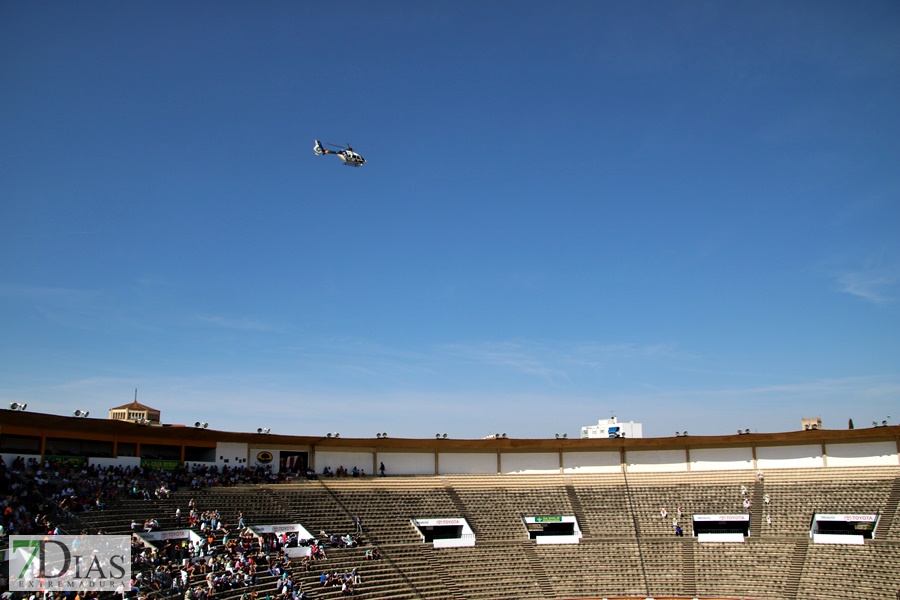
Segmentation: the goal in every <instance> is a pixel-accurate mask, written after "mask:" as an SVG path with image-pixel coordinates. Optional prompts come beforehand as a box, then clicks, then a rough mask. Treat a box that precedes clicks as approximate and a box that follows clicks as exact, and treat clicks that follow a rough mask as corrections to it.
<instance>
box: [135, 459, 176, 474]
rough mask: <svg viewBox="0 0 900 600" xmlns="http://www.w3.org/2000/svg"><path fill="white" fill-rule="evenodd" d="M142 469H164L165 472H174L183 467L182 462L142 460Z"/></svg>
mask: <svg viewBox="0 0 900 600" xmlns="http://www.w3.org/2000/svg"><path fill="white" fill-rule="evenodd" d="M141 466H142V467H150V468H151V469H162V470H163V471H174V470H175V469H177V468H178V467H180V466H181V461H180V460H166V459H162V458H142V459H141Z"/></svg>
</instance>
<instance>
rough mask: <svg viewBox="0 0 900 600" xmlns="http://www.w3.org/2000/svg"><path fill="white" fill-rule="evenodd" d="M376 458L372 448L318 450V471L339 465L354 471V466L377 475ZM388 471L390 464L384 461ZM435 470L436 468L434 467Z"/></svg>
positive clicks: (335, 470) (332, 468)
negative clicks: (374, 466) (360, 449)
mask: <svg viewBox="0 0 900 600" xmlns="http://www.w3.org/2000/svg"><path fill="white" fill-rule="evenodd" d="M374 460H375V453H374V452H372V451H371V450H362V451H359V450H353V451H345V452H341V451H340V450H316V467H315V468H316V473H319V474H321V473H322V469H324V468H325V467H331V470H332V471H334V472H337V470H338V467H344V468H345V469H347V471H353V467H356V468H357V469H363V470H364V471H365V472H366V475H377V473H376V472H375V469H374V468H373V463H372V461H374ZM384 468H385V470H386V471H387V468H388V465H387V463H384ZM432 472H434V468H432Z"/></svg>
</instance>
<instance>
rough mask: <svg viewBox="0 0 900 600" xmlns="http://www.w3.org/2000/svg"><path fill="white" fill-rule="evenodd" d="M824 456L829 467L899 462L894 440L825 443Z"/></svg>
mask: <svg viewBox="0 0 900 600" xmlns="http://www.w3.org/2000/svg"><path fill="white" fill-rule="evenodd" d="M825 456H827V457H828V466H829V467H881V466H897V465H898V464H900V460H898V457H897V444H896V442H869V443H865V444H826V445H825Z"/></svg>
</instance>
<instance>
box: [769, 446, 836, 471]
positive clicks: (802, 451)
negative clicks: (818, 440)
mask: <svg viewBox="0 0 900 600" xmlns="http://www.w3.org/2000/svg"><path fill="white" fill-rule="evenodd" d="M756 465H757V467H758V468H760V469H762V470H765V469H799V468H803V469H808V468H814V467H824V466H825V461H823V460H822V446H820V445H818V444H815V445H810V446H761V447H759V448H757V449H756Z"/></svg>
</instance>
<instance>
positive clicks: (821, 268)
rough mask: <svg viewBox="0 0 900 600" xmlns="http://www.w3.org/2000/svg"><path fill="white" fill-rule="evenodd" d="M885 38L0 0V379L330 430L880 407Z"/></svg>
mask: <svg viewBox="0 0 900 600" xmlns="http://www.w3.org/2000/svg"><path fill="white" fill-rule="evenodd" d="M898 40H900V5H898V4H897V3H896V2H893V1H871V2H865V3H847V2H827V1H825V2H823V1H815V2H791V3H784V2H774V1H764V2H754V3H728V2H699V1H689V2H677V3H676V2H663V1H638V2H568V3H552V2H529V1H525V2H523V1H517V2H506V1H499V2H468V1H463V2H454V3H449V4H448V3H441V4H438V3H428V2H413V1H409V2H350V3H346V2H343V3H334V2H330V3H319V2H267V3H250V2H177V3H176V2H143V1H138V2H127V3H122V2H90V3H71V2H40V3H38V2H9V1H7V2H0V90H2V93H0V165H2V167H0V331H2V335H0V399H2V400H3V402H4V403H6V402H23V403H28V405H29V410H35V411H40V412H50V413H57V414H68V413H69V412H71V411H72V410H74V409H76V408H79V409H82V410H85V409H86V410H90V411H91V413H92V416H93V415H97V416H103V415H105V411H106V410H107V409H108V408H110V407H112V406H116V405H119V404H124V403H127V402H129V401H131V400H132V399H133V396H134V390H135V388H137V389H138V390H139V391H138V399H139V400H140V401H141V402H143V403H145V404H149V405H150V406H153V407H155V408H159V409H161V410H162V412H163V420H164V421H166V422H174V423H193V422H194V421H196V420H202V421H207V422H209V423H210V427H212V428H216V429H226V430H237V431H255V430H256V428H257V427H260V426H266V427H270V428H271V429H272V431H273V432H275V433H297V434H303V435H318V434H324V433H325V432H329V431H338V432H340V433H341V434H342V435H343V436H362V437H369V436H373V435H374V434H375V433H376V432H388V433H389V434H390V435H392V436H394V437H431V436H433V435H434V433H436V432H441V433H444V432H446V433H448V434H449V435H450V436H451V437H458V438H477V437H482V436H484V435H487V434H489V433H496V432H504V433H507V434H508V435H509V436H511V437H552V436H553V435H554V434H555V433H562V432H567V433H569V435H577V434H578V432H579V430H580V427H581V426H584V425H590V424H595V423H596V422H597V420H598V419H601V418H607V417H609V416H610V415H612V414H615V415H617V416H618V417H619V418H620V419H623V420H626V421H627V420H632V419H633V420H635V421H639V422H642V423H643V424H644V433H645V435H646V436H666V435H673V434H674V432H675V431H676V430H679V431H681V430H684V429H688V430H690V431H691V433H692V434H721V433H731V432H733V431H735V430H736V429H737V428H739V427H740V428H751V429H753V430H757V431H788V430H794V429H798V428H799V425H800V418H801V417H804V416H806V417H809V416H817V415H820V416H821V417H822V418H823V421H824V425H825V427H828V428H845V427H846V426H847V421H848V419H850V418H852V419H854V423H855V425H856V426H857V427H861V426H865V425H870V424H871V422H872V421H873V420H878V421H881V420H882V419H884V418H886V417H887V416H888V415H891V414H892V410H893V412H894V413H900V403H898V401H897V400H898V398H900V235H898V231H900V168H898V167H900V118H898V117H900V110H898V106H900V41H898ZM316 138H318V139H321V140H323V141H326V142H332V143H338V144H343V143H347V142H351V143H352V144H353V146H354V148H355V149H356V150H358V151H359V152H360V153H361V154H362V155H363V156H364V157H365V158H366V159H367V161H368V162H367V164H366V165H365V166H364V167H362V168H359V169H352V168H348V167H344V166H343V165H341V163H340V161H339V160H338V159H337V158H336V157H332V156H324V157H317V156H315V155H314V154H313V152H312V146H313V140H314V139H316ZM897 418H900V414H895V415H893V422H896V420H897Z"/></svg>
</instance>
